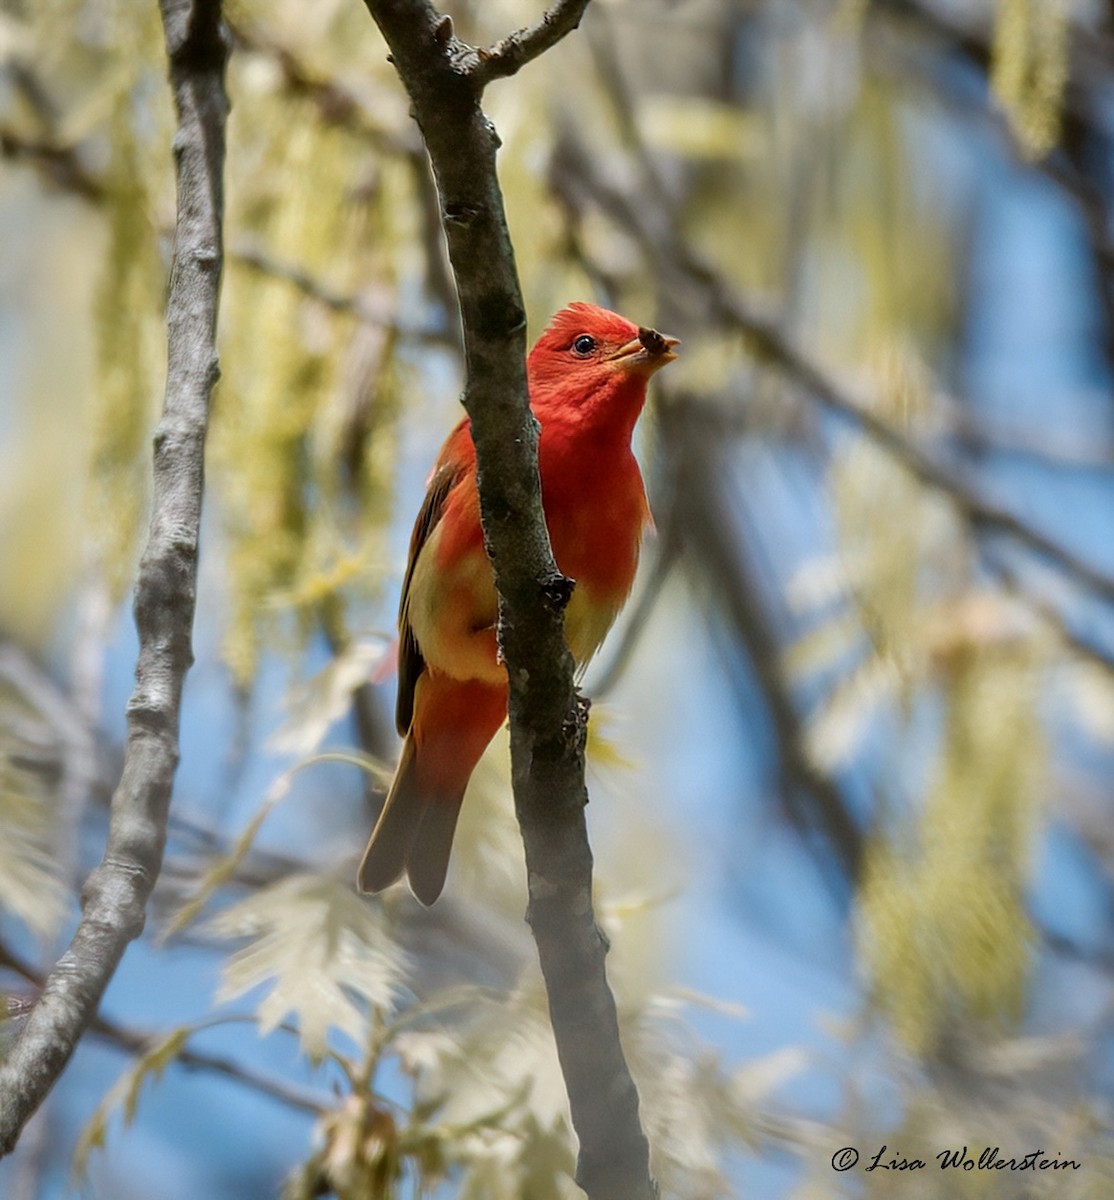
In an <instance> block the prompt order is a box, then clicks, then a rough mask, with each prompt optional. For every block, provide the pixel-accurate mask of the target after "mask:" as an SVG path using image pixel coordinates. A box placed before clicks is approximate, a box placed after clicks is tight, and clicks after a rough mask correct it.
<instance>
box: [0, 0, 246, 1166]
mask: <svg viewBox="0 0 1114 1200" xmlns="http://www.w3.org/2000/svg"><path fill="white" fill-rule="evenodd" d="M160 7H161V10H162V16H163V25H164V29H165V33H166V43H167V49H168V51H169V57H170V79H171V84H172V87H173V89H174V98H175V104H176V107H177V111H178V131H177V136H176V139H175V153H176V156H177V168H178V228H177V231H176V237H175V256H174V266H173V269H172V272H171V283H170V297H169V302H168V308H167V329H168V350H169V362H168V372H167V384H166V400H165V407H164V412H163V419H162V422H161V424H160V425H159V428H158V429H157V431H156V433H155V465H154V495H153V502H152V514H151V526H150V532H149V535H148V542H147V547H146V550H145V552H144V555H143V559H142V562H141V563H140V568H139V577H138V580H137V585H136V598H135V618H136V625H137V627H138V631H139V642H140V650H139V662H138V665H137V668H136V687H135V690H134V692H133V693H132V698H131V701H130V702H129V704H128V740H127V751H126V755H125V760H124V769H123V775H122V778H121V780H120V784H119V786H118V787H117V790H116V793H115V795H114V797H113V801H112V820H111V825H110V828H109V835H108V844H107V846H106V848H105V854H104V859H103V861H102V863H101V865H100V866H99V867H98V868H97V869H96V870H95V871H94V872H93V874H92V875H91V876H90V877H89V880H88V882H87V883H86V885H85V889H84V892H83V895H82V903H83V914H82V919H81V922H80V924H79V925H78V928H77V931H76V933H75V934H74V938H73V941H72V942H71V943H70V946H69V949H68V950H67V951H66V953H65V954H64V955H63V956H62V958H61V959H60V960H59V962H58V964H57V965H56V967H55V969H54V970H53V972H52V973H51V975H50V977H49V979H48V980H47V982H46V985H45V987H44V989H43V993H42V996H41V998H40V999H39V1002H38V1004H37V1005H36V1006H35V1010H34V1012H33V1013H32V1014H31V1016H30V1017H29V1018H28V1021H27V1024H26V1027H25V1028H24V1030H23V1032H22V1035H21V1037H20V1038H19V1040H18V1042H17V1043H16V1044H15V1046H14V1047H13V1048H12V1051H11V1054H10V1056H9V1058H8V1061H7V1063H6V1064H5V1065H4V1068H3V1070H2V1071H0V1096H3V1106H2V1107H0V1154H7V1153H10V1151H11V1150H12V1149H13V1147H14V1146H15V1144H16V1141H17V1140H18V1138H19V1135H20V1132H21V1130H22V1129H23V1126H24V1125H25V1123H26V1122H27V1120H28V1119H29V1118H30V1116H31V1115H32V1113H34V1111H35V1110H36V1109H37V1108H38V1106H39V1105H40V1104H41V1103H42V1101H43V1099H44V1098H45V1097H46V1095H47V1094H48V1093H49V1091H50V1089H51V1088H52V1087H53V1085H54V1083H55V1081H56V1080H57V1079H58V1076H59V1075H60V1074H61V1073H62V1070H63V1069H64V1068H65V1066H66V1063H67V1062H68V1061H69V1059H70V1056H71V1055H72V1054H73V1051H74V1049H75V1048H76V1046H77V1043H78V1041H79V1039H80V1038H81V1036H82V1034H83V1033H84V1032H85V1030H86V1029H87V1028H88V1027H89V1025H90V1023H91V1022H92V1021H93V1019H94V1017H95V1016H96V1013H97V1008H98V1005H99V1004H100V1000H101V996H102V995H103V994H104V990H105V988H106V987H107V986H108V983H109V981H110V980H111V978H112V976H113V974H114V972H115V970H116V967H117V965H118V964H119V962H120V959H121V957H122V956H123V953H124V950H125V949H126V948H127V945H128V943H129V942H130V941H132V940H133V939H134V938H136V937H138V936H139V934H140V933H141V932H142V929H143V924H144V920H145V915H146V906H147V900H148V898H149V896H150V894H151V890H152V888H153V887H154V884H155V880H156V879H157V878H158V874H159V869H160V867H161V863H162V854H163V847H164V844H165V840H166V821H167V811H168V807H169V802H170V792H171V786H172V783H173V779H174V772H175V769H176V767H177V763H178V726H179V713H180V701H181V692H182V683H183V681H184V678H185V674H186V671H187V670H188V668H189V666H190V664H191V662H192V658H193V654H192V648H191V628H192V624H193V613H194V606H195V591H196V581H197V550H198V529H199V524H200V516H201V496H202V483H203V460H204V447H205V433H206V428H207V423H208V408H209V397H210V394H211V392H212V388H213V385H214V383H215V382H216V379H217V373H218V371H217V357H216V347H215V343H214V335H215V330H216V316H217V297H218V292H219V286H220V275H221V265H222V253H221V214H222V206H223V197H222V171H223V162H224V122H225V113H226V109H227V103H226V100H225V94H224V82H223V80H224V66H225V60H226V57H227V51H226V46H225V42H224V38H223V35H222V32H221V24H220V15H221V14H220V3H219V0H195V2H194V3H182V2H181V0H163V2H162V3H161V5H160Z"/></svg>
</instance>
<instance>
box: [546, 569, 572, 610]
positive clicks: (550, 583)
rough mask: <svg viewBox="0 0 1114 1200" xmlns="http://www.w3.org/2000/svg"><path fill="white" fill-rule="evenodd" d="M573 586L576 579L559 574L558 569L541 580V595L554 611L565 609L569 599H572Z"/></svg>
mask: <svg viewBox="0 0 1114 1200" xmlns="http://www.w3.org/2000/svg"><path fill="white" fill-rule="evenodd" d="M575 588H576V580H575V579H570V578H569V577H568V576H567V575H563V574H561V572H560V571H556V572H554V573H553V574H552V575H547V576H546V577H545V578H544V579H543V580H542V595H543V596H544V597H545V601H546V603H547V604H548V605H549V607H550V608H551V609H553V611H554V612H564V611H565V609H566V608H567V607H568V604H569V601H570V600H571V599H572V594H573V590H574V589H575Z"/></svg>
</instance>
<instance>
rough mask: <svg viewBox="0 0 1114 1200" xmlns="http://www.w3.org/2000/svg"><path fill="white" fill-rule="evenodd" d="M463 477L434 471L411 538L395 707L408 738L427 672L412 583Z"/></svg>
mask: <svg viewBox="0 0 1114 1200" xmlns="http://www.w3.org/2000/svg"><path fill="white" fill-rule="evenodd" d="M462 474H463V468H462V467H461V465H460V464H454V463H446V464H445V466H443V467H439V468H438V469H437V471H436V472H434V475H433V478H432V479H431V480H430V481H429V487H428V488H427V489H426V494H425V499H424V500H423V501H422V507H421V509H420V510H419V512H418V519H417V520H416V521H415V522H414V532H413V533H412V534H411V535H410V559H409V561H408V562H407V564H406V578H405V579H404V580H403V581H402V598H401V600H400V601H399V605H398V633H399V639H398V641H399V644H398V701H397V703H396V705H395V726H396V728H397V729H398V732H399V734H400V735H401V736H402V737H405V736H406V735H407V734H408V733H409V732H410V726H411V724H412V723H413V720H414V689H415V687H417V685H418V676H419V675H421V673H422V672H423V671H424V670H425V659H424V658H422V650H421V647H420V646H419V645H418V639H417V638H416V637H415V636H414V630H413V629H412V628H411V627H410V617H409V607H410V583H411V581H412V580H413V578H414V566H415V564H416V563H417V561H418V555H419V554H420V553H421V551H422V547H423V546H424V545H425V544H426V541H427V539H428V538H429V535H430V534H431V533H432V532H433V529H434V527H435V526H436V525H437V522H438V521H440V519H441V513H442V512H443V510H444V508H445V498H446V497H447V496H448V494H449V492H450V491H452V489H453V486H454V484H456V482H457V480H459V479H460V477H461V475H462Z"/></svg>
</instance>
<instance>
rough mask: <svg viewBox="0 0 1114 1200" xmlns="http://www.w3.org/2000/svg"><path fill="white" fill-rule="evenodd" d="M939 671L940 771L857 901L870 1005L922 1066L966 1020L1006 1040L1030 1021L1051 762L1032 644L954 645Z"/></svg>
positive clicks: (877, 846) (871, 854)
mask: <svg viewBox="0 0 1114 1200" xmlns="http://www.w3.org/2000/svg"><path fill="white" fill-rule="evenodd" d="M939 666H940V670H941V673H942V676H943V679H944V688H943V691H944V700H945V703H946V705H947V716H946V723H945V732H944V737H943V745H942V748H941V752H940V753H941V760H940V763H939V765H938V767H937V769H936V770H935V772H934V773H933V777H932V780H931V782H930V783H929V786H928V789H927V793H926V796H925V799H924V803H923V808H922V810H921V812H920V814H919V816H918V817H917V818H916V819H915V820H914V821H913V822H912V823H911V824H910V825H907V826H905V827H903V828H897V829H888V830H883V831H880V833H879V834H878V836H876V838H875V839H874V840H873V842H872V844H871V846H870V848H869V851H868V855H867V862H866V870H865V877H864V881H863V885H862V889H861V892H860V900H859V912H860V927H859V931H860V947H861V952H862V955H863V959H864V962H865V964H866V966H867V970H868V972H869V975H870V978H871V983H872V991H873V995H874V997H875V1000H876V1002H877V1003H878V1005H879V1008H880V1009H881V1011H882V1012H883V1013H884V1014H885V1015H886V1017H887V1018H888V1019H889V1020H890V1022H891V1024H892V1026H893V1028H894V1030H895V1033H896V1034H897V1036H898V1038H899V1040H900V1041H901V1042H902V1043H903V1044H904V1045H905V1046H906V1048H907V1049H908V1050H909V1051H910V1052H911V1053H914V1054H918V1055H926V1054H931V1053H932V1052H933V1050H934V1049H935V1048H936V1047H937V1046H939V1044H940V1042H941V1040H942V1039H943V1037H944V1036H945V1034H946V1033H947V1031H948V1030H949V1029H956V1028H958V1027H959V1026H961V1025H962V1024H963V1023H964V1022H966V1023H967V1024H968V1025H971V1024H974V1025H977V1026H979V1027H983V1028H990V1029H1005V1028H1008V1027H1009V1026H1010V1024H1011V1023H1012V1022H1014V1021H1015V1020H1016V1019H1017V1018H1018V1017H1019V1016H1020V1012H1021V1006H1022V1003H1023V1000H1024V996H1025V985H1026V980H1027V976H1028V966H1029V952H1030V946H1031V940H1032V939H1031V929H1030V925H1029V920H1028V917H1027V915H1026V909H1025V900H1024V891H1025V884H1026V877H1027V872H1028V850H1029V844H1030V837H1031V832H1032V827H1033V823H1034V818H1035V813H1036V809H1037V804H1038V802H1039V796H1040V780H1041V778H1042V775H1043V757H1044V756H1043V738H1042V734H1041V729H1040V725H1039V717H1038V711H1037V701H1038V698H1039V656H1038V654H1037V652H1036V649H1035V648H1034V647H1033V646H1032V645H1031V644H1030V643H1029V642H1027V641H1025V640H1020V639H1019V640H1017V641H1012V642H1006V643H1004V644H1000V645H979V644H978V643H977V641H975V640H971V641H965V640H964V639H963V638H957V639H955V640H954V642H953V643H952V644H951V645H950V646H949V647H947V650H946V653H944V654H942V657H941V661H940V664H939Z"/></svg>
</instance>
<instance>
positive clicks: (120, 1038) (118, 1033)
mask: <svg viewBox="0 0 1114 1200" xmlns="http://www.w3.org/2000/svg"><path fill="white" fill-rule="evenodd" d="M0 968H5V969H6V970H9V971H11V972H13V974H15V975H18V976H19V977H20V978H21V979H23V980H24V981H25V982H27V983H29V984H30V985H31V986H32V988H34V990H35V993H36V994H37V993H40V992H41V991H42V989H43V987H44V981H43V978H42V976H41V975H40V974H39V973H38V972H37V971H35V970H34V968H33V967H31V965H30V964H29V963H27V962H25V961H24V960H23V959H22V958H20V957H19V956H18V955H15V954H13V953H12V952H11V951H10V950H9V949H8V948H7V947H6V946H4V945H3V944H2V943H0ZM13 999H16V1000H17V1004H18V1011H17V1012H15V1013H12V1014H11V1015H12V1016H13V1017H16V1018H17V1019H19V1020H25V1019H26V1015H27V1014H29V1013H31V1012H33V1011H34V1009H35V1005H36V1003H37V1001H36V999H35V996H33V995H32V996H26V997H24V996H21V997H18V998H13ZM89 1034H90V1036H92V1037H95V1038H99V1039H100V1040H101V1041H104V1042H107V1043H108V1044H109V1045H110V1046H115V1047H116V1048H117V1049H119V1050H122V1051H124V1053H125V1054H132V1055H140V1054H146V1053H147V1052H148V1051H149V1050H150V1049H152V1047H154V1046H156V1045H158V1044H159V1042H160V1041H162V1039H163V1037H164V1036H165V1035H164V1034H162V1033H154V1032H147V1031H142V1030H138V1029H130V1028H128V1027H127V1026H125V1025H121V1024H119V1023H118V1022H116V1021H112V1020H110V1019H109V1018H107V1017H102V1016H97V1017H95V1018H94V1019H93V1021H92V1023H91V1024H90V1025H89ZM174 1061H175V1062H177V1063H179V1064H180V1065H181V1066H183V1067H186V1068H189V1069H191V1070H196V1071H209V1072H212V1073H213V1074H215V1075H221V1076H223V1077H224V1078H225V1079H231V1080H232V1081H233V1082H234V1083H238V1084H241V1085H242V1086H243V1087H246V1088H250V1089H251V1090H252V1091H255V1092H259V1093H260V1094H261V1095H264V1096H268V1097H269V1098H270V1099H272V1100H277V1101H278V1102H279V1103H280V1104H285V1105H286V1106H287V1107H288V1108H293V1109H297V1110H298V1111H300V1112H306V1113H310V1114H311V1115H313V1116H319V1115H320V1114H321V1113H322V1112H325V1111H326V1110H327V1109H329V1108H331V1107H332V1104H331V1102H330V1097H329V1096H328V1095H327V1094H324V1093H318V1092H313V1091H310V1090H309V1089H308V1088H300V1087H297V1086H296V1085H294V1084H292V1083H289V1082H288V1081H287V1080H285V1079H282V1078H281V1077H279V1076H275V1075H268V1074H267V1073H266V1072H264V1071H257V1070H255V1069H254V1068H253V1067H247V1066H244V1065H243V1064H242V1063H238V1062H235V1061H234V1060H233V1059H230V1058H224V1057H223V1056H221V1055H216V1054H205V1053H203V1052H202V1051H199V1050H190V1049H189V1048H186V1049H183V1050H182V1051H181V1052H180V1053H179V1054H178V1055H177V1056H176V1058H175V1060H174Z"/></svg>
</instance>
